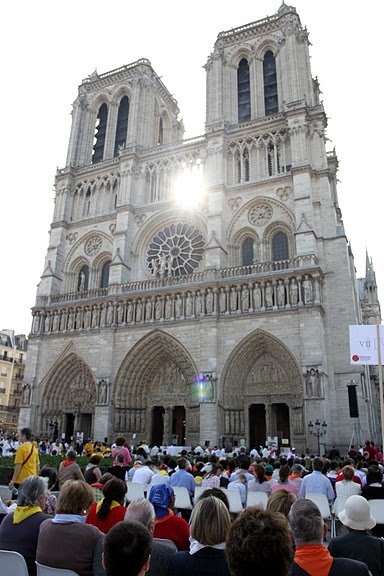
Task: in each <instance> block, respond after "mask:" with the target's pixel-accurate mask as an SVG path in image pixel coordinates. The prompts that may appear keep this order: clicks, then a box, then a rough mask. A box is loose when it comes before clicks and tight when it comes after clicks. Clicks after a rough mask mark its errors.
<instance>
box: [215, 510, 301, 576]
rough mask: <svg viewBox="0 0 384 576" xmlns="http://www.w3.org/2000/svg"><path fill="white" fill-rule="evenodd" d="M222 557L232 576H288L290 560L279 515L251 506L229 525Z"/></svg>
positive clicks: (290, 550)
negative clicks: (271, 575) (257, 575)
mask: <svg viewBox="0 0 384 576" xmlns="http://www.w3.org/2000/svg"><path fill="white" fill-rule="evenodd" d="M226 556H227V560H228V566H229V570H230V572H231V574H232V575H233V576H244V574H248V573H254V574H256V573H265V574H273V576H288V575H289V574H290V573H291V563H292V558H293V547H292V537H291V534H290V531H289V527H288V522H287V519H286V518H285V517H284V516H283V515H282V514H280V513H279V512H270V511H268V510H262V509H261V508H257V507H256V506H251V507H249V508H247V509H246V510H244V512H242V513H241V514H240V516H239V517H238V518H237V519H236V520H235V521H234V522H233V524H232V526H231V528H230V530H229V535H228V539H227V545H226Z"/></svg>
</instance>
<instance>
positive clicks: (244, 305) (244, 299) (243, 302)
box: [241, 284, 249, 312]
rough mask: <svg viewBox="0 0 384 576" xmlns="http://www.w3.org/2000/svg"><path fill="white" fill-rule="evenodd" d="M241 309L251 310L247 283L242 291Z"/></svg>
mask: <svg viewBox="0 0 384 576" xmlns="http://www.w3.org/2000/svg"><path fill="white" fill-rule="evenodd" d="M241 309H242V311H243V312H248V310H249V290H248V288H247V286H246V285H245V284H244V286H243V289H242V291H241Z"/></svg>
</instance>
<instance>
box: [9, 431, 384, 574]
mask: <svg viewBox="0 0 384 576" xmlns="http://www.w3.org/2000/svg"><path fill="white" fill-rule="evenodd" d="M100 445H101V446H102V444H101V443H94V442H92V441H88V442H87V443H86V444H85V445H84V446H83V447H82V449H81V454H82V455H83V454H85V455H87V463H86V465H85V466H79V462H80V461H79V460H78V456H79V451H78V448H77V447H76V446H75V445H71V444H67V445H65V443H63V442H58V441H55V447H56V448H55V450H56V449H57V450H58V454H59V455H60V456H61V459H60V463H59V465H58V466H57V467H56V466H53V465H52V466H44V467H43V468H42V469H41V470H40V456H41V453H42V452H41V446H40V444H39V443H37V442H34V441H33V438H32V433H31V430H30V429H28V428H23V429H22V430H20V434H19V438H18V446H17V447H16V449H15V452H14V469H13V473H12V475H11V478H10V480H9V488H10V490H12V491H14V492H13V494H16V491H17V500H15V499H13V500H12V499H11V498H10V500H9V501H6V502H1V503H0V504H1V512H2V514H1V517H0V520H1V524H0V550H13V551H17V552H19V553H20V554H22V556H23V557H24V558H25V561H26V564H27V567H28V572H29V575H30V576H35V574H36V562H38V563H40V564H43V565H45V566H50V567H54V568H66V569H70V570H73V571H74V572H75V573H77V574H79V576H92V575H95V576H105V575H106V576H115V575H116V576H117V575H119V576H122V575H123V574H125V573H126V574H129V576H139V575H144V574H145V573H148V574H149V575H150V576H155V574H156V576H168V575H169V576H189V575H192V574H193V575H194V576H199V575H201V576H229V575H230V574H231V575H232V576H243V574H244V573H246V572H248V571H249V570H252V569H256V570H258V571H259V570H264V571H268V573H270V574H273V575H277V576H280V575H281V576H288V575H291V574H292V575H301V576H302V575H306V574H310V575H311V576H327V575H328V574H329V575H335V576H337V575H339V574H340V575H341V574H346V573H348V574H349V575H351V576H354V575H355V574H356V575H367V576H368V574H371V576H383V574H384V539H383V538H381V537H380V536H382V535H384V534H383V529H384V525H381V524H377V523H376V520H375V519H374V517H373V515H372V513H371V508H370V504H369V500H371V499H375V500H378V499H381V500H383V502H384V481H383V472H384V468H383V459H382V453H381V451H380V450H379V449H378V448H376V447H375V445H374V444H373V443H371V442H368V441H367V443H366V444H365V446H364V447H361V448H363V450H362V451H360V447H359V449H357V450H355V449H354V447H351V449H350V450H349V452H348V454H347V455H345V456H344V457H341V456H340V453H339V451H338V450H337V449H336V448H335V447H332V449H331V450H330V451H329V453H328V454H327V455H326V456H324V457H319V456H316V457H315V456H309V455H304V454H302V455H297V454H295V450H294V449H291V450H290V451H289V452H288V453H285V454H277V453H276V451H273V452H271V451H270V450H269V454H267V453H266V452H265V450H264V448H263V449H256V448H253V449H252V450H251V451H248V450H247V449H246V448H245V447H241V448H239V449H238V450H236V451H235V452H231V453H229V454H228V453H227V452H225V451H223V449H218V448H216V449H213V450H210V449H202V448H201V447H197V449H196V448H195V450H194V451H193V452H186V451H185V450H184V451H183V450H182V451H181V452H180V454H179V455H178V456H176V454H175V453H171V454H169V453H164V452H163V451H161V450H160V448H158V447H153V446H152V447H149V446H148V445H147V444H146V443H145V442H143V443H141V444H140V445H139V446H137V447H135V448H132V447H131V446H127V445H126V442H125V439H124V438H123V437H118V438H116V439H115V441H114V443H113V444H112V445H111V446H104V448H105V449H103V450H100V449H99V450H96V448H98V447H99V446H100ZM368 448H369V449H368ZM50 449H51V446H49V450H50ZM103 454H108V455H110V456H111V459H112V461H111V462H109V464H110V465H109V466H108V467H107V468H106V466H105V465H104V462H105V456H103ZM56 455H57V454H56ZM129 482H134V483H137V484H140V485H141V487H142V489H143V493H144V494H145V497H144V498H138V499H135V500H132V501H129V500H128V499H127V488H128V485H129ZM197 486H199V487H200V488H199V494H198V496H197V490H196V487H197ZM175 487H184V488H186V489H187V491H188V493H189V496H190V501H191V506H192V511H189V510H184V509H183V510H178V509H177V508H175V490H174V488H175ZM231 490H235V491H237V492H238V493H239V496H240V501H241V503H242V505H243V511H242V512H240V513H238V514H234V513H233V512H231V508H230V505H229V501H228V497H227V494H228V492H227V491H231ZM195 492H196V495H195ZM255 492H261V493H264V495H265V496H264V498H265V500H266V504H265V506H251V505H248V504H249V500H250V495H251V494H252V493H255ZM312 494H318V495H319V494H321V495H323V496H324V498H325V500H326V501H327V502H328V505H329V507H330V511H331V512H332V513H333V514H334V515H335V518H336V519H337V525H338V528H339V533H340V534H339V536H335V537H333V538H331V539H330V538H329V536H327V530H328V527H327V524H326V523H324V520H323V514H322V512H321V511H320V510H319V508H318V506H317V505H316V503H315V502H313V501H312V499H310V497H311V495H312ZM0 572H1V560H0Z"/></svg>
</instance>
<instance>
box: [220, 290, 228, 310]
mask: <svg viewBox="0 0 384 576" xmlns="http://www.w3.org/2000/svg"><path fill="white" fill-rule="evenodd" d="M219 308H220V312H221V314H224V312H226V311H227V294H226V292H225V290H224V288H220V294H219Z"/></svg>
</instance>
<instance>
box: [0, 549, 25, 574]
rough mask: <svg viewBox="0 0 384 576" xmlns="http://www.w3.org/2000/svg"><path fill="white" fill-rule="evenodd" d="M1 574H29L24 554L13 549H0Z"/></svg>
mask: <svg viewBox="0 0 384 576" xmlns="http://www.w3.org/2000/svg"><path fill="white" fill-rule="evenodd" d="M0 574H4V576H28V568H27V564H26V562H25V560H24V556H22V555H21V554H19V553H18V552H13V551H12V550H0Z"/></svg>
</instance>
